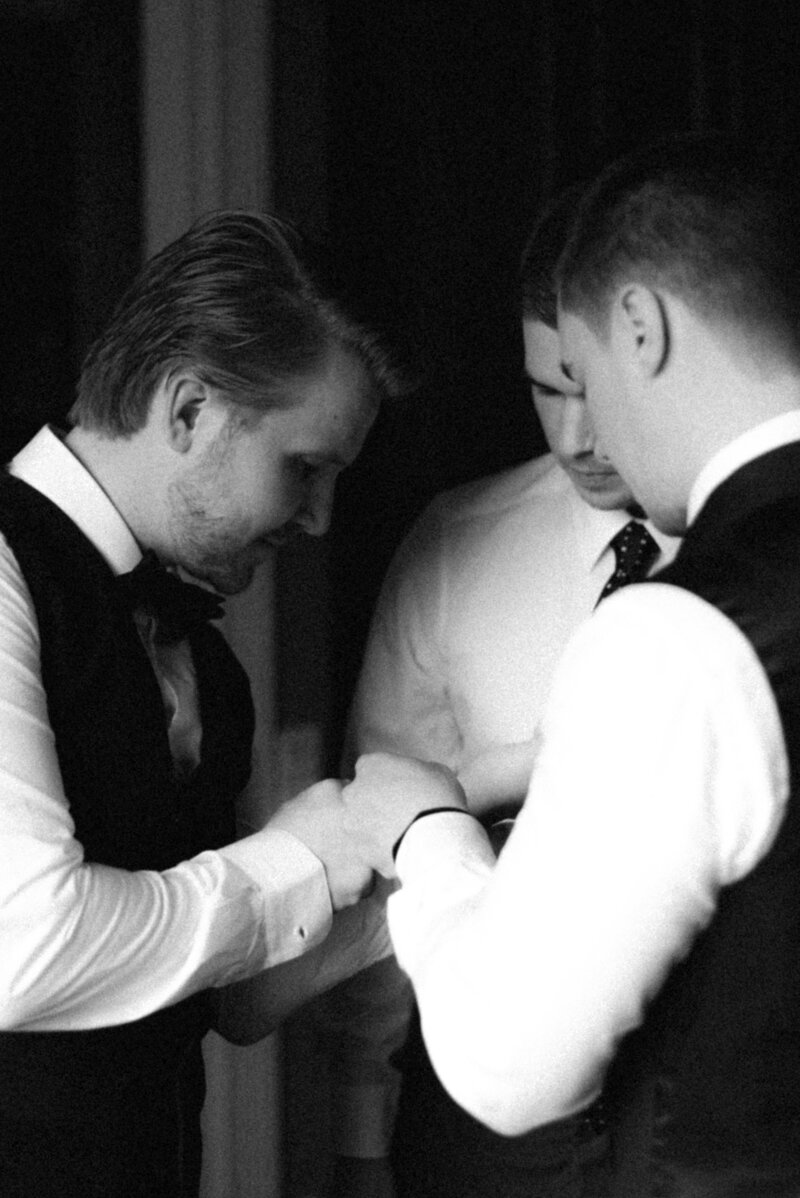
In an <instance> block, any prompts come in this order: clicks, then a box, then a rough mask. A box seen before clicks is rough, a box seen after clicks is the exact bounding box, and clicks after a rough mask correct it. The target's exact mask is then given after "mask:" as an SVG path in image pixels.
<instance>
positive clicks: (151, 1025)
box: [0, 213, 393, 1198]
mask: <svg viewBox="0 0 800 1198" xmlns="http://www.w3.org/2000/svg"><path fill="white" fill-rule="evenodd" d="M392 385H393V383H392V375H391V371H390V369H389V367H388V364H387V362H386V361H385V359H384V357H383V356H382V354H381V352H380V350H379V349H378V348H377V346H376V345H375V343H374V341H373V340H372V339H371V337H370V336H368V335H367V334H366V332H364V331H363V330H361V329H360V328H359V327H357V326H356V325H354V324H352V323H351V322H349V321H348V320H347V318H346V317H345V316H344V314H343V313H342V312H341V311H339V310H338V309H337V307H336V306H334V305H333V304H332V303H330V302H329V301H328V300H326V299H325V298H323V297H322V295H321V294H319V293H318V291H317V290H316V289H315V287H314V284H313V282H312V280H311V279H310V277H309V276H308V275H307V274H306V272H305V271H304V269H303V268H302V267H301V265H300V264H299V262H298V261H297V259H296V257H295V255H294V254H293V252H292V251H291V249H290V247H289V245H288V243H287V242H286V240H285V238H284V236H283V234H282V233H281V231H280V229H279V228H278V226H277V225H276V224H275V223H274V222H271V221H270V220H269V219H267V218H263V217H260V216H257V215H248V214H242V213H220V214H217V215H215V216H212V217H209V218H207V219H206V220H205V221H202V222H200V223H198V225H196V226H195V227H193V228H192V229H191V230H189V231H188V232H187V233H186V234H185V235H184V236H183V237H181V238H179V239H178V240H177V241H176V242H174V243H173V244H171V245H169V246H167V247H166V249H164V250H163V251H162V252H161V253H160V254H158V255H157V256H156V257H155V258H153V259H152V260H151V261H150V262H149V263H148V264H147V265H146V266H145V268H144V269H143V271H142V272H141V273H140V275H139V276H138V278H137V279H136V280H135V281H134V283H133V285H132V286H131V288H130V290H129V291H128V292H127V293H126V294H125V295H124V296H123V298H122V300H121V301H120V303H119V305H118V307H117V309H116V311H115V313H114V315H113V318H112V320H111V322H110V324H109V326H108V327H107V329H106V330H105V332H104V333H103V334H102V335H101V336H100V338H99V339H98V341H97V342H96V343H95V345H94V346H93V347H92V349H91V350H90V352H89V354H88V355H87V358H86V360H85V363H84V366H83V371H82V374H81V377H80V382H79V386H78V397H77V401H76V403H75V405H74V407H73V409H72V412H71V421H72V427H71V429H70V430H69V432H67V433H66V434H62V433H60V432H58V431H57V430H55V429H52V428H45V429H43V430H42V431H41V432H40V433H39V434H38V435H37V436H36V437H34V439H33V440H32V441H31V442H30V443H29V444H28V445H26V446H25V448H24V449H22V451H21V452H20V453H19V454H18V455H17V456H16V457H15V458H14V460H13V461H12V462H11V463H10V465H9V467H8V469H7V471H6V472H5V473H4V475H3V477H2V479H0V534H2V536H0V662H2V668H1V669H0V745H2V750H0V789H1V790H2V802H1V803H0V848H1V849H2V869H1V870H0V1027H1V1028H2V1031H0V1060H1V1061H2V1070H1V1072H2V1084H1V1085H0V1193H2V1194H3V1196H4V1198H12V1196H14V1198H21V1196H23V1195H24V1196H26V1198H29V1196H30V1195H33V1194H36V1195H39V1196H42V1198H46V1196H49V1195H53V1196H55V1195H58V1198H87V1196H88V1195H92V1194H97V1195H103V1196H104V1198H109V1196H110V1195H114V1198H159V1196H160V1198H178V1196H180V1195H189V1194H191V1193H193V1192H195V1189H196V1182H197V1178H196V1165H197V1161H196V1158H192V1146H193V1145H194V1144H196V1140H197V1134H198V1132H197V1119H198V1109H197V1107H198V1103H199V1093H200V1092H201V1089H202V1084H201V1080H200V1078H199V1074H198V1070H199V1069H200V1068H201V1066H200V1065H199V1060H200V1058H199V1046H200V1040H201V1038H202V1036H203V1034H204V1033H205V1031H206V1030H207V1029H208V1026H209V1018H210V1011H209V1005H208V1002H207V994H206V992H207V991H208V989H209V988H210V987H220V986H223V985H225V984H227V983H231V982H237V981H239V980H241V979H243V978H247V977H249V976H251V975H255V974H257V973H259V972H260V971H262V970H264V969H267V968H269V967H270V966H273V965H277V964H278V963H280V962H285V961H288V960H291V959H292V958H296V957H297V956H299V955H300V954H303V953H305V952H306V951H307V950H308V949H309V948H311V947H313V946H315V945H317V944H319V943H320V942H321V941H322V940H323V939H324V938H325V936H326V934H327V931H328V929H329V927H330V925H331V919H332V912H333V911H334V910H338V909H342V908H345V907H348V906H349V905H351V904H354V903H356V902H357V901H358V899H359V897H360V896H361V894H362V893H363V892H364V891H365V889H366V888H367V887H368V886H369V884H370V880H371V877H372V874H371V870H369V869H368V868H366V867H365V866H363V865H361V864H360V862H358V861H357V859H356V858H355V857H354V855H353V853H352V851H351V849H350V847H349V845H348V843H347V841H346V838H345V837H344V835H343V833H342V829H341V802H340V793H339V787H338V784H336V783H323V784H321V785H319V786H316V787H312V788H311V789H310V790H309V791H308V792H306V793H304V794H303V795H301V796H299V797H298V798H297V800H295V801H292V802H290V803H288V804H287V805H286V806H285V807H284V808H283V809H282V810H281V811H280V812H279V813H278V814H277V815H276V817H275V818H274V820H273V821H272V822H271V823H270V824H269V825H268V826H267V827H266V828H265V829H263V830H262V831H261V832H259V833H256V834H254V835H252V836H249V837H247V838H245V839H243V840H240V841H237V842H235V843H234V839H235V837H234V823H233V801H234V798H235V796H236V795H237V793H238V792H239V791H240V790H241V789H242V788H243V786H244V784H245V782H246V781H247V777H248V773H249V769H250V755H251V739H252V731H253V708H252V703H251V699H250V693H249V686H248V682H247V679H246V677H245V675H244V672H243V670H242V669H241V667H240V666H239V664H238V662H237V661H236V659H235V658H234V656H233V655H232V653H231V652H230V650H229V649H228V647H227V645H226V643H225V641H224V640H223V638H222V636H221V634H220V633H219V632H218V631H217V630H216V629H215V628H214V627H213V626H212V624H211V623H210V622H209V621H210V620H213V619H214V618H215V617H216V616H218V615H219V614H220V611H221V598H220V596H225V595H233V594H236V593H237V592H239V591H241V590H243V589H244V588H245V587H246V586H247V585H248V583H249V582H250V580H251V578H252V575H253V572H254V570H255V569H256V567H257V565H258V564H259V562H261V561H263V560H264V559H265V558H266V557H267V556H268V555H269V554H270V553H271V551H272V549H273V548H274V546H276V545H278V544H280V543H281V542H282V541H283V540H284V539H285V538H286V537H287V536H289V535H291V534H293V533H296V532H305V533H308V534H310V535H312V536H319V535H321V534H322V533H323V532H324V531H325V530H326V527H327V524H328V519H329V515H330V508H331V503H332V498H333V489H334V483H335V480H336V477H337V475H338V473H339V472H340V471H341V470H342V469H343V468H345V467H346V466H347V465H348V464H349V463H351V462H352V461H353V459H354V458H355V456H356V454H357V453H358V452H359V450H360V448H361V445H362V443H363V441H364V438H365V436H366V434H367V432H368V430H369V428H370V425H371V424H372V421H373V419H374V416H375V412H376V405H377V402H378V398H379V396H380V394H381V393H382V392H384V391H385V390H387V389H391V387H392ZM165 567H169V570H166V569H165ZM174 567H180V568H181V569H182V570H184V571H186V572H188V573H189V574H191V575H193V576H194V577H195V578H196V579H198V580H200V581H201V582H202V583H203V584H205V585H204V587H196V586H189V585H187V584H184V583H182V582H181V581H180V580H179V579H178V577H177V575H176V574H175V573H174ZM214 592H219V595H217V594H215V593H214ZM187 1160H189V1161H190V1162H191V1164H190V1168H189V1170H188V1172H187V1167H186V1166H187Z"/></svg>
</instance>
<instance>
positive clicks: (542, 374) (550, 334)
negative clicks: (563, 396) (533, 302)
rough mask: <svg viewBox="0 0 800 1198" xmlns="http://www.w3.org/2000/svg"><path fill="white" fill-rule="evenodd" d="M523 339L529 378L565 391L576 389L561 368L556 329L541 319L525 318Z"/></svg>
mask: <svg viewBox="0 0 800 1198" xmlns="http://www.w3.org/2000/svg"><path fill="white" fill-rule="evenodd" d="M522 340H523V343H524V346H525V373H526V374H527V376H528V378H529V379H531V380H532V381H533V382H536V383H543V384H544V385H545V386H547V387H552V388H554V389H555V390H557V391H563V392H565V393H567V392H571V391H574V390H575V389H576V388H575V387H574V386H573V384H572V383H571V382H570V380H569V379H568V378H567V376H566V375H565V374H564V372H563V371H562V369H561V345H560V341H559V335H558V331H557V330H556V329H551V328H550V326H549V325H547V324H544V322H543V321H541V320H532V319H524V320H523V322H522Z"/></svg>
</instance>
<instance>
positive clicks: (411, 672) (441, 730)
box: [345, 504, 461, 768]
mask: <svg viewBox="0 0 800 1198" xmlns="http://www.w3.org/2000/svg"><path fill="white" fill-rule="evenodd" d="M446 612H447V576H446V554H445V541H444V530H443V527H442V521H441V519H440V517H439V514H438V506H437V505H436V504H434V505H433V506H432V507H431V508H429V509H428V511H427V512H425V513H424V514H423V516H422V517H421V519H420V520H419V521H418V522H417V524H416V525H415V526H414V528H413V529H412V530H411V532H410V533H409V535H408V536H407V538H406V540H405V541H404V542H403V544H402V545H401V546H400V549H399V550H398V552H397V553H396V554H395V557H394V559H393V561H392V563H391V565H390V567H389V570H388V572H387V575H386V579H385V581H384V584H383V587H382V589H381V593H380V595H379V598H378V602H377V605H376V608H375V613H374V616H373V619H372V624H371V627H370V632H369V637H368V640H367V647H366V650H365V654H364V660H363V663H362V667H361V672H360V676H359V681H358V686H357V689H356V694H355V697H354V700H353V705H352V709H351V713H350V720H349V728H348V735H347V748H346V752H345V764H346V765H347V766H350V767H352V764H353V763H354V762H355V759H356V758H357V757H358V756H359V755H360V754H361V753H368V752H373V751H376V750H383V751H386V752H392V753H400V754H403V755H405V756H407V757H421V758H422V759H423V760H430V761H439V762H442V763H444V764H445V765H449V766H450V767H451V768H453V766H454V765H455V763H456V761H457V758H458V754H459V751H460V748H461V737H460V734H459V731H458V727H457V725H456V722H455V719H454V717H453V713H452V710H451V704H450V701H449V697H448V689H447V676H446V669H445V662H446V653H445V649H444V647H443V646H444V634H445V629H446Z"/></svg>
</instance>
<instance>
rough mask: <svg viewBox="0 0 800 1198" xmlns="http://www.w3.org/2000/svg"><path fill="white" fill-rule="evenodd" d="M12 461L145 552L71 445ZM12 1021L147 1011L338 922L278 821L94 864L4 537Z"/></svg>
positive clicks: (105, 546) (109, 1020)
mask: <svg viewBox="0 0 800 1198" xmlns="http://www.w3.org/2000/svg"><path fill="white" fill-rule="evenodd" d="M10 469H11V472H12V473H13V474H15V475H16V476H17V477H19V478H21V479H23V480H24V481H25V482H27V483H29V484H30V485H31V486H33V487H35V488H36V489H37V490H39V491H40V492H41V493H42V494H44V495H46V496H47V497H48V498H49V499H51V500H52V501H53V502H54V503H55V504H56V505H57V506H58V507H59V508H61V510H62V511H63V512H65V514H66V515H67V516H69V517H70V519H72V520H73V521H74V522H75V524H77V526H78V527H79V528H80V529H81V531H82V532H83V533H84V534H85V535H86V536H87V537H88V538H89V540H90V541H91V542H92V544H94V545H95V547H96V548H97V549H98V550H99V552H100V553H101V554H102V556H103V558H104V559H105V561H106V562H107V563H108V565H109V566H110V567H111V569H112V570H113V571H114V572H115V573H122V572H124V571H126V570H130V569H131V568H133V567H134V566H135V565H136V564H137V562H138V561H139V559H140V557H141V553H140V550H139V548H138V546H137V544H136V541H135V540H134V538H133V536H132V535H131V533H130V530H129V529H128V528H127V526H126V524H125V523H124V521H123V520H122V518H121V516H120V515H119V513H118V512H117V511H116V509H115V508H114V506H113V505H112V504H111V502H110V501H109V499H108V497H107V496H106V495H105V493H104V492H103V491H102V490H101V488H100V487H99V486H98V485H97V483H96V482H95V481H94V480H93V478H92V477H91V475H90V474H89V473H88V472H87V471H86V470H85V468H84V467H83V466H82V465H81V463H80V462H79V461H78V459H77V458H75V457H74V455H73V454H72V453H71V452H70V451H69V449H68V448H67V447H66V445H64V444H63V442H62V441H61V440H60V439H59V437H58V436H57V435H55V434H54V433H53V432H52V431H50V430H48V429H44V430H42V431H41V432H40V433H39V434H37V436H36V437H35V438H34V440H33V441H32V442H31V443H30V444H29V445H28V446H27V447H26V448H25V449H24V450H23V451H22V452H21V453H20V454H19V455H18V456H17V457H16V458H15V459H14V461H13V463H12V464H11V467H10ZM0 790H1V791H2V802H0V847H1V848H2V862H3V865H2V870H0V1027H2V1028H4V1029H12V1030H13V1029H18V1030H35V1031H47V1030H70V1029H81V1028H92V1027H101V1026H104V1025H111V1024H117V1023H124V1022H128V1021H130V1020H134V1019H138V1018H140V1017H142V1016H144V1015H147V1014H149V1013H150V1012H152V1011H154V1010H156V1009H158V1008H160V1007H163V1006H167V1005H169V1004H171V1003H174V1002H176V1001H178V1000H179V999H181V998H183V997H185V996H186V995H188V994H190V993H192V992H194V991H196V990H200V989H203V988H205V987H208V986H217V985H222V984H224V983H227V982H230V981H234V980H237V979H239V978H242V977H244V976H248V975H250V974H254V973H256V972H258V971H259V970H262V969H264V968H267V967H269V966H271V965H274V964H277V963H279V962H281V961H286V960H289V959H291V958H292V957H295V956H297V955H299V954H300V953H302V952H305V951H306V950H307V949H308V948H310V947H312V946H313V945H315V944H317V943H319V942H320V941H321V940H322V939H323V938H324V937H325V935H326V934H327V931H328V929H329V927H330V923H331V906H330V898H329V892H328V887H327V884H326V881H325V871H324V868H323V866H322V863H321V862H320V861H319V860H318V858H317V857H316V856H315V855H314V854H313V853H311V852H310V851H309V850H308V849H307V848H306V847H305V845H303V844H302V843H301V842H300V841H299V840H297V839H296V838H295V837H294V836H291V835H290V834H288V833H286V832H282V831H271V830H270V829H269V828H267V829H265V830H264V831H262V832H258V833H256V834H255V835H253V836H249V837H247V838H246V839H244V840H241V841H239V842H238V843H236V844H233V845H230V846H228V847H226V848H223V849H220V850H219V851H217V852H205V853H201V854H200V855H199V856H197V857H195V858H192V860H190V861H187V862H183V863H181V864H180V865H178V866H176V867H175V868H174V869H169V870H166V871H164V872H163V873H158V872H155V871H138V872H126V871H124V870H120V869H114V868H111V867H108V866H104V865H96V864H86V863H85V862H84V860H83V852H82V848H81V845H80V844H79V843H78V841H77V840H76V839H75V828H74V825H73V822H72V818H71V816H70V811H69V804H68V802H67V799H66V796H65V794H64V790H63V785H62V780H61V775H60V771H59V765H58V757H57V754H56V751H55V744H54V737H53V732H52V730H51V728H50V725H49V722H48V716H47V696H46V695H45V693H44V690H43V687H42V679H41V670H40V645H39V630H38V626H37V622H36V616H35V612H34V610H33V606H32V602H31V597H30V594H29V592H28V589H27V586H26V585H25V581H24V579H23V577H22V575H21V572H20V569H19V566H18V564H17V562H16V559H15V557H14V555H13V554H12V552H11V550H10V549H9V547H8V545H7V543H6V542H5V540H4V539H3V538H0Z"/></svg>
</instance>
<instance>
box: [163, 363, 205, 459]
mask: <svg viewBox="0 0 800 1198" xmlns="http://www.w3.org/2000/svg"><path fill="white" fill-rule="evenodd" d="M163 398H164V402H165V410H164V416H165V420H166V429H167V436H168V438H169V442H170V445H171V447H172V448H173V449H175V450H177V452H178V453H185V452H186V451H187V450H188V449H190V448H191V445H192V441H193V440H194V435H195V429H196V427H197V421H198V418H199V416H200V413H201V411H202V410H203V406H204V405H205V404H207V403H208V399H209V394H208V387H207V386H206V384H205V383H201V382H200V380H199V379H197V378H196V377H195V376H194V375H193V374H183V373H179V374H175V375H173V376H172V377H171V378H170V379H168V380H166V382H165V383H164V396H163Z"/></svg>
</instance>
